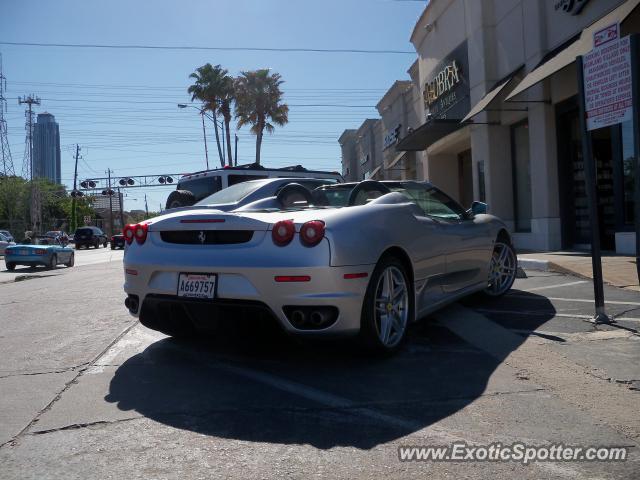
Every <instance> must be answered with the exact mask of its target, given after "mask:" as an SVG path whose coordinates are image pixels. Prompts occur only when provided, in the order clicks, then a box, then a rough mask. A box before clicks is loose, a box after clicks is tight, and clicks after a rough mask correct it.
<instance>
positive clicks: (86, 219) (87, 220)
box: [84, 215, 91, 225]
mask: <svg viewBox="0 0 640 480" xmlns="http://www.w3.org/2000/svg"><path fill="white" fill-rule="evenodd" d="M90 223H91V216H89V215H85V216H84V224H85V225H89V224H90Z"/></svg>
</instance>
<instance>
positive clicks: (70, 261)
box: [65, 252, 76, 267]
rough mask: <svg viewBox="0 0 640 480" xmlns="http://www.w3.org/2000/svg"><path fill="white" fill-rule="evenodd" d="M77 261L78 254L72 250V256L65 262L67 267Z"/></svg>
mask: <svg viewBox="0 0 640 480" xmlns="http://www.w3.org/2000/svg"><path fill="white" fill-rule="evenodd" d="M75 263H76V256H75V254H74V253H73V252H71V256H70V257H69V261H68V262H67V263H65V265H66V266H67V267H73V266H74V265H75Z"/></svg>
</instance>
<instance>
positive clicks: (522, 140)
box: [511, 122, 531, 232]
mask: <svg viewBox="0 0 640 480" xmlns="http://www.w3.org/2000/svg"><path fill="white" fill-rule="evenodd" d="M511 145H512V150H511V151H512V154H513V193H514V203H515V208H514V211H515V212H514V213H515V227H516V232H530V231H531V162H530V161H529V123H528V122H525V123H521V124H518V125H515V126H513V127H511Z"/></svg>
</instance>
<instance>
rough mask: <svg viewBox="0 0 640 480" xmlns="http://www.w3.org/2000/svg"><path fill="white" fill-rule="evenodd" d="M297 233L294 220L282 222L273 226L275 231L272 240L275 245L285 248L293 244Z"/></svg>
mask: <svg viewBox="0 0 640 480" xmlns="http://www.w3.org/2000/svg"><path fill="white" fill-rule="evenodd" d="M295 233H296V226H295V224H294V223H293V220H280V221H279V222H276V224H275V225H274V226H273V230H271V238H272V239H273V243H275V244H276V245H278V246H279V247H284V246H285V245H288V244H289V243H291V240H293V236H294V235H295Z"/></svg>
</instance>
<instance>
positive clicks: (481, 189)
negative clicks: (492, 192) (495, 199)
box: [478, 160, 487, 202]
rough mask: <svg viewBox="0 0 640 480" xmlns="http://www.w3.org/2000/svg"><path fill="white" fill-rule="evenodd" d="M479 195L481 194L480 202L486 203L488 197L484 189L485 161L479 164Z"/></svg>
mask: <svg viewBox="0 0 640 480" xmlns="http://www.w3.org/2000/svg"><path fill="white" fill-rule="evenodd" d="M478 193H479V194H480V201H481V202H486V201H487V195H486V193H485V187H484V160H480V161H479V162H478Z"/></svg>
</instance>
